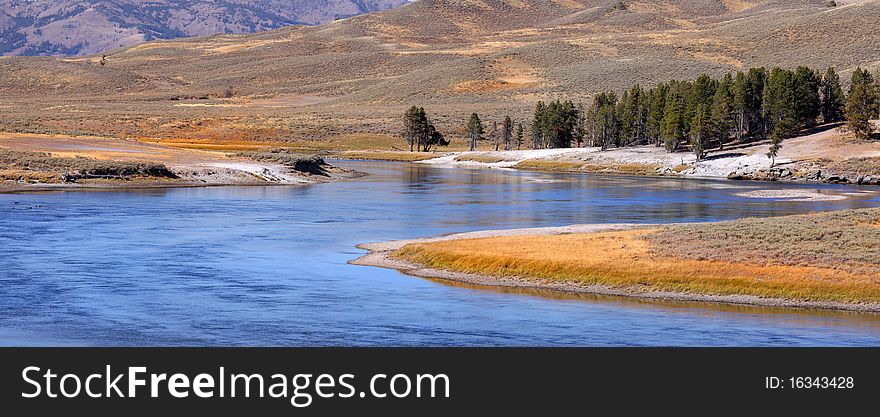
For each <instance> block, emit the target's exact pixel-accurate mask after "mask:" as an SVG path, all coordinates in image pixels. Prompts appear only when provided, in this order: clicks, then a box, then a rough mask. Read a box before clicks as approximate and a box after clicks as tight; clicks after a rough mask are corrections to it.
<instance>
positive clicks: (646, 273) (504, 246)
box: [351, 210, 880, 312]
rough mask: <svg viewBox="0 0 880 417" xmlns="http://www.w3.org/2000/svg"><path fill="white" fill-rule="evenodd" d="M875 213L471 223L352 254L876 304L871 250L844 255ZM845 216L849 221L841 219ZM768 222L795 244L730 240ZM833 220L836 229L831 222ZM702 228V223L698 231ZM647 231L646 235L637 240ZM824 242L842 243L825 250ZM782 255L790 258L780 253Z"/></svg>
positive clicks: (672, 289) (426, 273) (552, 280)
mask: <svg viewBox="0 0 880 417" xmlns="http://www.w3.org/2000/svg"><path fill="white" fill-rule="evenodd" d="M866 212H869V213H870V215H869V216H867V217H865V216H864V215H863V214H864V213H866ZM852 213H855V214H852ZM877 213H878V212H877V211H876V210H857V211H843V212H832V213H831V214H827V213H826V214H818V215H815V214H814V215H807V216H785V217H780V218H775V219H748V220H740V221H733V222H720V223H711V224H710V223H706V224H702V225H700V224H696V225H695V224H687V225H665V226H651V225H635V224H607V225H606V224H586V225H574V226H566V227H550V228H536V229H510V230H493V231H482V232H471V233H462V234H452V235H446V236H441V237H437V238H427V239H413V240H399V241H390V242H380V243H370V244H362V245H358V248H361V249H364V250H367V251H368V252H369V253H367V254H366V255H364V256H362V257H360V258H358V259H356V260H354V261H352V262H351V263H353V264H356V265H368V266H376V267H383V268H391V269H396V270H398V271H400V272H403V273H405V274H407V275H412V276H418V277H424V278H431V279H440V280H449V281H456V282H463V283H468V284H473V285H480V286H493V287H516V288H534V289H540V290H549V291H557V292H564V293H580V294H595V295H609V296H621V297H632V298H638V299H647V300H672V301H696V302H707V303H725V304H741V305H756V306H767V307H784V308H805V309H828V310H845V311H855V312H880V298H878V297H880V275H878V271H877V270H876V268H877V265H878V264H876V263H872V262H875V261H874V259H873V256H874V255H875V253H874V252H875V250H874V249H873V248H871V247H870V245H868V246H867V247H865V248H863V249H862V252H859V253H856V254H853V255H852V256H849V257H847V255H845V254H844V255H842V253H844V251H846V250H850V249H853V248H851V247H850V246H853V245H854V243H853V242H854V241H858V242H860V243H855V245H857V246H858V245H862V246H864V242H861V240H860V239H863V238H864V239H871V238H873V237H874V235H873V234H874V233H875V232H874V230H873V229H872V228H873V226H864V225H863V224H862V223H860V222H861V221H862V220H864V219H865V218H870V219H874V218H875V217H876V215H877ZM841 216H842V217H841ZM779 219H782V220H779ZM846 222H853V223H852V224H855V226H852V225H851V226H849V227H844V226H841V224H842V223H846ZM871 224H873V223H871ZM835 225H836V226H835ZM768 227H789V233H787V234H786V235H787V238H786V239H781V240H783V241H785V243H784V245H787V246H792V242H803V244H802V245H801V247H800V248H787V249H786V248H785V247H783V246H781V245H776V246H774V245H759V246H758V248H757V249H755V251H763V252H762V253H770V255H768V256H767V257H765V259H761V258H760V257H756V256H755V253H751V252H750V251H749V250H735V249H732V248H735V247H738V246H740V245H748V244H749V239H759V238H760V237H761V236H764V237H766V236H767V228H768ZM807 227H812V228H813V234H814V235H817V234H824V233H825V232H829V233H830V235H829V236H831V235H833V234H834V233H841V232H843V231H846V232H848V233H850V234H855V235H856V236H853V237H849V238H847V239H846V240H844V241H843V242H838V241H835V238H833V237H828V238H827V239H825V240H826V242H823V243H822V244H821V245H820V246H817V245H818V244H816V242H815V239H814V238H815V237H816V236H812V235H809V236H808V234H809V232H807V231H805V230H806V228H807ZM833 227H837V229H838V230H829V228H833ZM701 229H705V230H704V231H702V232H698V231H699V230H701ZM856 229H862V232H854V230H856ZM780 230H784V229H780ZM694 233H696V235H695V234H694ZM798 233H800V236H798ZM792 234H794V235H793V236H792ZM646 235H650V236H651V237H650V238H649V239H645V238H644V237H645V236H646ZM657 236H660V237H659V238H658V237H657ZM694 236H698V237H696V238H695V237H694ZM730 236H736V238H731V237H730ZM658 239H660V240H659V241H660V242H661V243H660V244H659V245H657V242H658ZM663 239H665V241H664V240H663ZM838 239H839V238H838ZM688 242H696V243H693V244H688ZM651 243H654V244H655V246H654V247H650V244H651ZM752 243H753V242H752ZM728 246H729V247H728ZM762 246H763V247H762ZM831 246H837V247H842V248H843V249H841V250H838V251H831V250H829V249H828V247H831ZM748 247H749V246H746V248H748ZM559 248H565V250H559ZM670 248H673V249H670ZM707 248H720V249H717V250H716V249H707ZM774 251H775V252H774ZM814 251H815V252H817V253H820V255H815V254H814ZM828 252H833V253H828ZM756 253H757V252H756ZM865 253H867V255H866V254H865ZM774 256H775V258H774ZM780 256H782V257H788V258H790V259H787V260H782V261H780V259H778V258H779V257H780ZM599 257H601V259H599Z"/></svg>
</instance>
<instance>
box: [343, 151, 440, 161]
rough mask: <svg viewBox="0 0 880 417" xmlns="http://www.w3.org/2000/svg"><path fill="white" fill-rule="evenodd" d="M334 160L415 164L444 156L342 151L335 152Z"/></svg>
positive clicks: (396, 152)
mask: <svg viewBox="0 0 880 417" xmlns="http://www.w3.org/2000/svg"><path fill="white" fill-rule="evenodd" d="M331 156H332V157H333V158H339V159H366V160H371V161H399V162H413V161H424V160H426V159H431V158H437V157H439V156H443V154H441V153H433V152H404V151H341V152H333V153H332V154H331Z"/></svg>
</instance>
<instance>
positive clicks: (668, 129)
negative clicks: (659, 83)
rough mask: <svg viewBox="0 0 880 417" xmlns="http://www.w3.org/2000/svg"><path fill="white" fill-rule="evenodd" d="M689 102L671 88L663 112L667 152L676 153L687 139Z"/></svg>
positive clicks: (664, 138)
mask: <svg viewBox="0 0 880 417" xmlns="http://www.w3.org/2000/svg"><path fill="white" fill-rule="evenodd" d="M686 113H687V102H686V100H685V97H684V96H683V94H682V93H681V92H680V91H678V88H672V87H671V88H670V91H669V96H668V97H667V98H666V108H665V110H664V111H663V143H664V144H665V145H666V150H667V151H669V152H675V151H676V150H677V149H678V147H679V146H680V145H681V143H682V142H684V139H685V137H686V132H687V129H686V126H685V121H684V119H685V115H686Z"/></svg>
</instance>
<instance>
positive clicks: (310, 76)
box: [0, 0, 880, 141]
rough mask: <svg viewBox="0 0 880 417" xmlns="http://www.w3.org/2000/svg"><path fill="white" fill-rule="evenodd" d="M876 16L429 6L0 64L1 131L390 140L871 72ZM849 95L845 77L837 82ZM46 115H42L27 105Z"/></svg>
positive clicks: (509, 2)
mask: <svg viewBox="0 0 880 417" xmlns="http://www.w3.org/2000/svg"><path fill="white" fill-rule="evenodd" d="M878 21H880V0H838V1H837V6H834V7H832V6H830V5H829V4H828V2H827V1H826V0H660V1H636V0H628V1H609V0H419V1H416V2H414V3H411V4H407V5H404V6H401V7H398V8H395V9H391V10H387V11H384V12H379V13H370V14H366V15H362V16H357V17H353V18H349V19H342V20H337V21H333V22H329V23H326V24H323V25H320V26H293V27H286V28H282V29H277V30H271V31H266V32H261V33H255V34H245V35H228V34H223V35H213V36H207V37H200V38H187V39H175V40H167V41H154V42H148V43H141V44H138V45H134V46H128V47H123V48H119V49H116V50H112V51H110V52H108V53H107V57H106V59H105V60H104V61H103V63H102V61H101V56H100V55H92V56H86V57H79V58H68V59H58V58H48V57H43V58H38V57H37V58H35V57H7V58H3V59H0V102H2V103H5V105H0V112H2V113H0V114H2V116H3V119H2V121H0V123H2V126H0V129H5V130H17V131H47V132H88V133H92V134H105V135H119V136H129V135H132V136H139V137H153V138H178V139H182V140H208V141H237V140H273V141H312V140H321V139H328V140H329V139H334V138H337V139H338V138H345V137H348V136H347V135H352V134H361V135H362V134H378V135H389V134H394V133H396V132H397V131H398V129H399V120H398V119H399V114H400V113H401V112H402V110H403V109H404V108H405V107H407V106H409V105H413V104H416V105H423V106H425V107H426V108H427V109H428V110H429V112H430V113H431V114H432V115H433V116H434V118H435V121H436V123H437V124H438V127H440V128H441V129H444V130H445V131H447V132H449V134H450V135H451V136H453V137H455V136H456V135H457V134H458V129H460V126H461V125H462V124H463V122H462V120H464V118H465V117H466V116H467V115H468V114H469V113H470V112H472V111H478V112H480V113H481V115H482V114H486V115H487V117H489V118H495V119H497V118H500V117H502V116H503V115H504V114H510V115H511V116H513V117H514V118H515V119H522V118H525V117H527V115H528V112H529V111H530V109H531V108H533V107H534V104H535V102H536V101H537V100H540V99H543V100H547V99H552V98H557V97H565V98H571V99H574V100H576V101H586V100H589V98H590V97H591V95H592V94H593V93H595V92H596V91H599V90H605V89H622V88H625V87H627V86H629V85H631V84H633V83H641V84H649V83H654V82H657V81H662V80H668V79H672V78H679V79H683V78H691V77H695V76H696V75H698V74H700V73H709V74H712V75H716V76H717V75H721V74H723V73H725V72H728V71H731V70H737V69H747V68H749V67H752V66H760V65H765V66H774V65H779V66H795V65H808V66H812V67H815V68H825V67H827V66H836V67H837V68H838V69H839V70H840V71H842V72H846V71H848V70H851V69H852V68H854V67H855V66H867V67H869V68H873V69H876V68H878V65H880V44H878V43H877V42H876V31H877V23H876V22H878ZM844 78H846V77H844ZM34 103H38V104H34Z"/></svg>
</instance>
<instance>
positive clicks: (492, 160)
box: [455, 155, 505, 164]
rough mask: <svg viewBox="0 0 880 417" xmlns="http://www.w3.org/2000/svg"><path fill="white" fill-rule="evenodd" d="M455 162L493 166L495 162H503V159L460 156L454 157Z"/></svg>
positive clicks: (487, 156) (488, 156) (486, 156)
mask: <svg viewBox="0 0 880 417" xmlns="http://www.w3.org/2000/svg"><path fill="white" fill-rule="evenodd" d="M455 160H456V161H460V162H480V163H483V164H494V163H496V162H501V161H504V160H505V159H504V158H503V157H500V156H493V155H460V156H456V157H455Z"/></svg>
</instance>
